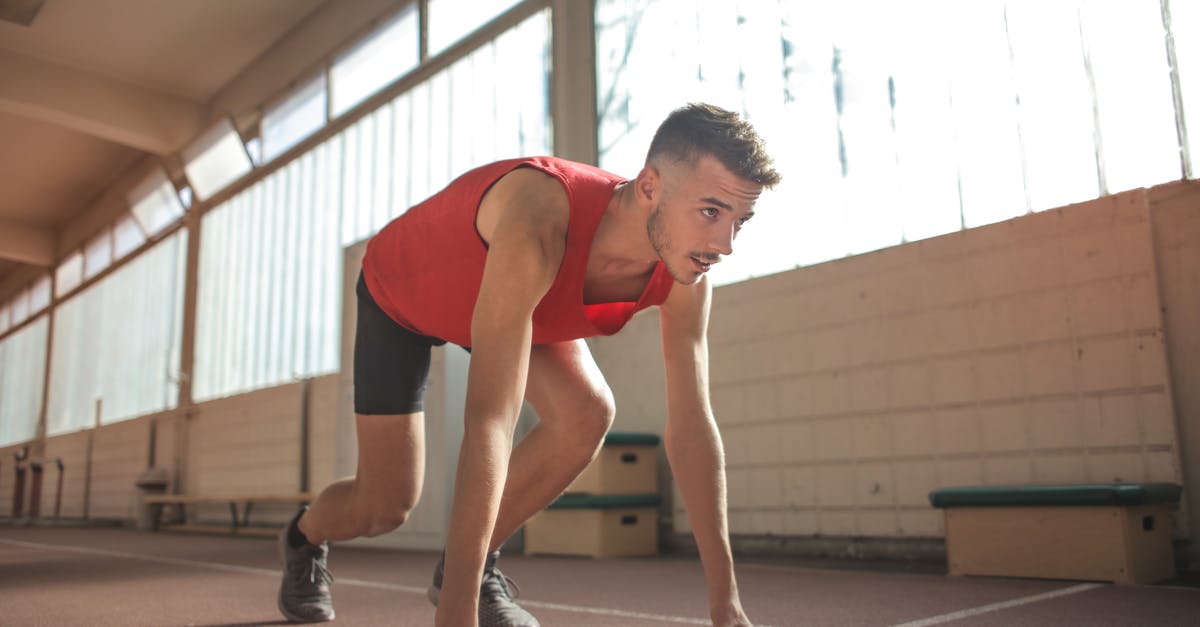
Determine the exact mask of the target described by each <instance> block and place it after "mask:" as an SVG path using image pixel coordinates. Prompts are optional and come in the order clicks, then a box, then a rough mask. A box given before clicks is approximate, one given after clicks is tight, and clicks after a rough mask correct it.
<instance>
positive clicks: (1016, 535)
mask: <svg viewBox="0 0 1200 627" xmlns="http://www.w3.org/2000/svg"><path fill="white" fill-rule="evenodd" d="M1181 492H1182V487H1181V486H1179V485H1177V484H1172V483H1101V484H1082V485H1029V486H979V487H956V488H942V489H940V490H935V491H933V492H931V493H930V494H929V500H930V503H931V504H932V505H933V506H934V507H938V508H942V509H944V510H945V521H946V558H947V562H948V570H949V572H950V574H951V575H991V576H1001V577H1035V578H1045V579H1082V580H1090V581H1112V582H1115V583H1153V582H1156V581H1162V580H1164V579H1170V578H1171V577H1173V576H1174V575H1175V560H1174V553H1173V549H1172V546H1171V531H1172V521H1171V514H1170V510H1171V509H1172V508H1173V507H1174V506H1175V505H1176V504H1177V503H1178V502H1179V497H1180V494H1181Z"/></svg>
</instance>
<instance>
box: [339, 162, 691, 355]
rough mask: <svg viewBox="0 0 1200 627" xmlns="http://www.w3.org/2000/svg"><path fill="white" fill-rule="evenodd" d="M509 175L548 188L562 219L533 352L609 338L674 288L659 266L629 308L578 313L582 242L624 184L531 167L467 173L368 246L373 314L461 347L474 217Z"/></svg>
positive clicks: (467, 330)
mask: <svg viewBox="0 0 1200 627" xmlns="http://www.w3.org/2000/svg"><path fill="white" fill-rule="evenodd" d="M519 167H531V168H535V169H537V170H540V171H542V172H545V173H546V174H549V175H550V176H553V177H554V178H556V179H558V180H559V181H560V182H561V183H562V185H563V188H564V189H565V190H566V192H567V198H568V200H569V203H570V209H571V214H570V219H569V222H568V225H567V245H566V250H565V252H564V255H563V260H562V265H560V266H559V269H558V274H557V275H556V276H555V279H554V283H553V285H551V286H550V290H549V291H548V292H547V293H546V295H545V296H544V297H543V298H542V300H541V302H539V303H538V306H537V307H536V308H535V309H534V312H533V343H534V344H551V343H554V342H563V341H567V340H574V339H577V338H583V337H592V336H595V335H612V334H613V333H616V332H617V331H619V330H621V328H622V327H623V326H625V323H626V322H628V321H629V319H630V318H632V317H633V314H635V313H637V312H638V311H641V310H642V309H645V308H647V307H650V306H652V305H661V304H662V303H663V301H665V300H666V298H667V294H668V293H669V292H670V291H671V286H672V284H673V282H674V281H673V279H672V278H671V275H670V274H669V273H668V272H667V271H666V267H665V266H664V264H663V263H662V262H661V261H660V262H659V263H658V264H657V265H656V266H655V268H654V271H653V273H652V274H651V276H650V280H649V282H648V283H647V284H646V288H645V289H644V290H643V292H642V295H641V297H639V298H638V300H637V302H613V303H598V304H592V305H585V304H584V302H583V280H584V273H585V271H586V270H587V259H588V253H589V252H590V251H591V248H592V239H593V238H594V237H595V235H596V227H597V226H598V225H599V224H600V218H602V217H603V216H604V210H605V209H606V208H607V207H608V203H609V200H610V199H611V198H612V194H613V191H614V190H615V189H616V186H617V185H618V184H620V183H622V182H624V180H625V179H622V178H620V177H618V176H616V175H614V174H611V173H609V172H605V171H604V170H601V169H599V168H596V167H593V166H589V165H585V164H581V163H574V162H571V161H566V160H563V159H557V158H554V157H531V158H525V159H510V160H506V161H499V162H496V163H492V164H490V165H485V166H482V167H480V168H477V169H475V170H472V171H470V172H467V173H466V174H464V175H462V176H461V177H459V178H458V179H456V180H454V181H453V182H452V183H450V185H449V186H447V187H446V188H445V189H444V190H442V191H440V192H438V193H437V194H435V195H434V196H432V197H430V198H429V199H428V200H426V201H424V202H422V203H420V204H418V205H416V206H415V207H413V208H412V209H409V211H408V212H407V213H405V214H404V215H401V216H400V217H398V218H396V219H395V220H392V221H391V222H390V223H389V224H388V225H387V226H385V227H384V228H383V230H381V231H380V232H379V233H378V234H376V235H375V236H374V237H372V238H371V241H370V242H368V243H367V253H366V257H364V258H363V278H364V280H365V281H366V284H367V289H368V290H369V291H370V292H371V296H372V297H373V298H374V299H375V302H376V303H378V304H379V307H380V309H382V310H383V311H384V312H385V313H387V314H388V316H389V317H391V318H392V319H393V320H395V321H396V322H397V323H399V324H400V325H401V326H403V327H405V328H407V329H408V330H410V331H413V332H414V333H419V334H421V335H429V336H433V337H437V338H441V339H443V340H446V341H449V342H452V343H454V344H458V345H460V346H471V318H472V315H473V313H474V311H475V301H476V300H477V299H478V297H479V284H480V282H481V280H482V278H483V265H484V262H485V261H486V260H487V247H486V246H485V245H484V243H483V240H482V239H481V238H480V236H479V233H478V231H477V230H476V228H475V215H476V212H477V211H478V209H479V202H480V201H481V200H482V199H483V195H484V193H485V192H486V191H487V190H488V189H489V188H490V187H491V186H492V184H493V183H495V182H496V181H497V180H499V179H500V177H502V176H504V175H505V174H507V173H509V172H511V171H513V170H514V169H516V168H519Z"/></svg>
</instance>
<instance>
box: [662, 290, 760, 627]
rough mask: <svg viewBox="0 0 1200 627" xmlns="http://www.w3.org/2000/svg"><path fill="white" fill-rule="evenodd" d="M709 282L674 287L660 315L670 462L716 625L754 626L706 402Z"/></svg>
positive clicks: (715, 433) (720, 453)
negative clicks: (741, 588) (740, 583)
mask: <svg viewBox="0 0 1200 627" xmlns="http://www.w3.org/2000/svg"><path fill="white" fill-rule="evenodd" d="M711 298H712V287H711V285H710V284H709V282H708V279H707V277H701V278H700V280H699V281H697V282H696V283H695V284H693V285H690V286H685V285H679V284H677V285H675V286H674V287H673V288H672V289H671V294H670V296H668V297H667V300H666V302H664V303H663V305H662V307H661V308H660V311H659V321H660V324H661V326H662V347H663V360H664V364H665V366H666V374H667V427H666V437H665V441H666V449H667V459H668V460H669V461H670V463H671V470H672V473H673V474H674V476H675V482H676V483H677V484H678V485H679V492H680V494H682V495H683V504H684V507H686V508H687V513H688V520H689V521H690V522H691V526H692V533H693V535H694V536H695V537H696V546H697V548H698V549H699V550H700V561H701V563H702V564H703V566H704V575H705V578H706V579H707V581H708V603H709V611H710V612H711V614H712V620H713V625H715V626H717V627H722V626H726V625H749V624H750V621H749V620H748V619H747V618H746V614H745V612H744V611H743V610H742V602H741V599H740V598H739V596H738V588H737V581H736V579H735V578H734V573H733V554H732V552H731V551H730V548H729V527H728V523H727V515H726V493H725V485H726V484H725V453H724V448H723V446H722V444H721V434H720V432H718V431H717V423H716V421H715V420H714V419H713V412H712V406H711V405H710V403H709V395H708V338H707V335H708V312H709V302H710V300H711Z"/></svg>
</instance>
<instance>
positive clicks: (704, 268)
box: [692, 257, 716, 272]
mask: <svg viewBox="0 0 1200 627" xmlns="http://www.w3.org/2000/svg"><path fill="white" fill-rule="evenodd" d="M714 263H716V261H710V262H707V263H705V262H704V261H702V260H701V259H700V258H699V257H692V264H694V265H695V266H696V269H697V270H699V271H700V272H708V269H709V268H711V267H712V265H713V264H714Z"/></svg>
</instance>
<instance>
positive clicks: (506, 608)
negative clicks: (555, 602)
mask: <svg viewBox="0 0 1200 627" xmlns="http://www.w3.org/2000/svg"><path fill="white" fill-rule="evenodd" d="M499 558H500V551H496V552H495V553H492V554H490V555H488V557H487V562H485V563H484V565H483V584H482V585H481V586H480V587H479V627H541V623H539V622H538V620H537V619H536V618H534V617H533V615H532V614H530V613H529V612H526V611H525V609H524V608H522V607H521V606H520V605H517V602H516V601H515V600H514V599H516V598H517V597H518V596H520V595H521V589H520V588H518V587H517V583H516V582H515V581H513V580H512V579H509V578H508V577H507V576H505V574H504V573H502V572H500V569H499V568H496V560H497V559H499ZM445 567H446V558H445V557H444V556H443V557H442V559H441V560H439V561H438V564H437V568H434V569H433V585H431V586H429V590H427V591H426V593H427V595H428V596H429V600H430V602H432V603H433V604H434V605H435V606H436V605H437V604H438V596H439V595H440V594H441V592H442V574H443V572H444V571H445ZM510 586H511V591H510ZM514 592H515V593H514Z"/></svg>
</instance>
